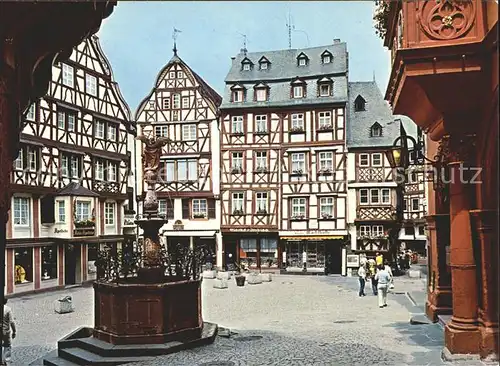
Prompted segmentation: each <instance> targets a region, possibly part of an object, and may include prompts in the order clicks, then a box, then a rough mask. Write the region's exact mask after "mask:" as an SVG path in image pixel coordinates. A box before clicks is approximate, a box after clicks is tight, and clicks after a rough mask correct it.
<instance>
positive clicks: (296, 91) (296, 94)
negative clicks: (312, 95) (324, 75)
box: [293, 85, 304, 98]
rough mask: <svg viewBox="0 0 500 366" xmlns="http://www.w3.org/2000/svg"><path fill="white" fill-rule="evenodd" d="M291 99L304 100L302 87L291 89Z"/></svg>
mask: <svg viewBox="0 0 500 366" xmlns="http://www.w3.org/2000/svg"><path fill="white" fill-rule="evenodd" d="M293 97H294V98H304V87H303V86H302V85H301V86H294V87H293Z"/></svg>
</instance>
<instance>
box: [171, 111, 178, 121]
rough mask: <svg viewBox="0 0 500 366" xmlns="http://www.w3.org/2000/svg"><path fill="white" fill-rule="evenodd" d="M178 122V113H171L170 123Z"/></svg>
mask: <svg viewBox="0 0 500 366" xmlns="http://www.w3.org/2000/svg"><path fill="white" fill-rule="evenodd" d="M178 120H179V111H173V112H172V121H178Z"/></svg>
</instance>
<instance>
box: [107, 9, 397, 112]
mask: <svg viewBox="0 0 500 366" xmlns="http://www.w3.org/2000/svg"><path fill="white" fill-rule="evenodd" d="M373 10H374V3H373V1H327V2H320V1H308V2H286V1H280V2H278V1H265V2H264V1H255V2H251V1H244V2H237V1H218V2H214V1H212V2H201V1H200V2H198V1H195V2H183V1H175V2H168V1H154V2H142V1H141V2H134V1H130V2H129V1H119V2H118V5H117V6H116V7H115V10H114V11H113V13H112V14H111V16H110V17H109V18H107V19H105V20H104V21H103V24H102V26H101V29H100V31H99V33H98V36H99V38H100V40H101V46H102V48H103V50H104V53H105V54H106V57H107V58H108V60H109V61H110V63H111V67H112V69H113V73H114V78H115V81H117V82H118V84H119V86H120V90H121V92H122V94H123V96H124V98H125V100H126V102H127V103H128V105H129V106H130V108H131V110H132V113H135V110H136V108H137V107H138V105H139V103H140V102H141V100H142V99H144V98H145V97H146V96H147V95H148V94H149V93H150V91H151V89H152V88H153V86H154V83H155V82H156V77H157V75H158V73H159V72H160V70H161V69H162V68H163V67H164V66H165V65H166V64H167V63H168V61H169V60H170V59H171V57H172V56H173V51H172V48H173V38H172V35H173V29H174V27H175V28H176V29H178V30H180V31H181V33H179V34H178V35H177V49H178V55H179V57H180V58H182V60H183V61H184V62H186V63H187V64H188V66H190V67H191V69H192V70H193V71H195V72H196V73H197V74H198V75H200V76H201V77H202V78H203V79H204V80H205V81H206V82H207V83H208V84H210V85H211V86H212V87H213V88H214V89H215V90H216V91H217V92H219V94H221V95H222V92H223V90H224V79H225V77H226V75H227V73H228V72H229V68H230V65H231V57H232V56H235V55H236V54H237V53H239V52H240V49H241V48H242V47H243V44H244V36H243V35H246V39H247V42H246V47H247V49H248V51H249V52H257V51H272V50H280V49H287V48H289V46H288V44H289V39H288V28H287V23H288V14H291V19H292V22H291V24H293V26H294V28H295V30H293V31H292V48H305V47H316V46H323V45H329V44H332V43H333V40H334V39H337V38H338V39H340V40H341V41H343V42H347V50H348V52H349V80H350V81H368V80H373V77H374V75H375V79H376V81H377V84H378V86H379V88H380V89H381V90H382V92H383V93H385V89H386V86H387V82H388V79H389V73H390V54H389V51H388V50H387V49H386V48H384V47H383V42H382V40H381V39H380V38H379V37H378V36H377V35H376V34H375V29H374V27H373V20H372V16H373Z"/></svg>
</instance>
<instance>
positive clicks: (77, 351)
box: [59, 348, 154, 366]
mask: <svg viewBox="0 0 500 366" xmlns="http://www.w3.org/2000/svg"><path fill="white" fill-rule="evenodd" d="M59 358H62V359H63V360H67V361H70V362H73V363H75V364H77V365H83V366H87V365H122V364H125V363H131V362H144V361H152V360H154V357H103V356H100V355H98V354H96V353H93V352H90V351H87V350H85V349H81V348H64V349H60V350H59Z"/></svg>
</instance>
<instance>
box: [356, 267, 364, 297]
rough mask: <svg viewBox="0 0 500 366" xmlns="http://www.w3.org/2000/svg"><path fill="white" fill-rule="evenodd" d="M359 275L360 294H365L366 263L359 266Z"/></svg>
mask: <svg viewBox="0 0 500 366" xmlns="http://www.w3.org/2000/svg"><path fill="white" fill-rule="evenodd" d="M358 277H359V296H360V297H361V296H366V295H365V284H366V268H365V264H364V263H363V264H361V266H360V267H359V268H358Z"/></svg>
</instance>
